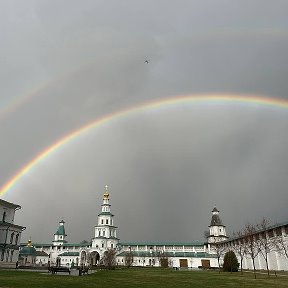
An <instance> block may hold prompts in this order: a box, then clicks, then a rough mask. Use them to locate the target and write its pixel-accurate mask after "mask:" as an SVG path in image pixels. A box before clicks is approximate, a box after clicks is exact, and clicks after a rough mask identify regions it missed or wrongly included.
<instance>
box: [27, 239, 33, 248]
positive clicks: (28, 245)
mask: <svg viewBox="0 0 288 288" xmlns="http://www.w3.org/2000/svg"><path fill="white" fill-rule="evenodd" d="M27 247H33V245H32V240H31V237H30V239H29V240H28V243H27Z"/></svg>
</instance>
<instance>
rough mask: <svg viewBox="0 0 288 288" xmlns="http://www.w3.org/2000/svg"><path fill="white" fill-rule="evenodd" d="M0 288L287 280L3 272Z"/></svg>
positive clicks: (279, 282)
mask: <svg viewBox="0 0 288 288" xmlns="http://www.w3.org/2000/svg"><path fill="white" fill-rule="evenodd" d="M0 287H1V288H4V287H5V288H8V287H9V288H10V287H11V288H12V287H15V288H17V287H19V288H20V287H21V288H25V287H27V288H28V287H29V288H33V287H35V288H36V287H37V288H39V287H41V288H45V287H47V288H48V287H49V288H53V287H61V288H66V287H67V288H68V287H69V288H73V287H77V288H78V287H87V288H88V287H89V288H90V287H97V288H102V287H103V288H106V287H107V288H108V287H109V288H111V287H133V288H135V287H140V288H141V287H151V288H153V287H165V288H169V287H179V288H181V287H197V288H201V287H203V288H204V287H205V288H207V287H236V288H238V287H247V288H248V287H253V288H255V287H259V288H260V287H261V288H262V287H275V288H276V287H277V288H281V287H288V277H287V276H282V277H281V276H278V277H275V276H274V275H273V276H271V277H270V278H269V279H268V278H267V276H266V275H263V274H259V275H257V279H256V280H255V279H254V278H253V274H252V273H245V275H243V276H241V274H240V273H233V274H230V273H224V272H221V273H218V272H211V271H172V270H164V269H155V268H154V269H151V268H150V269H149V268H147V269H145V268H142V269H141V268H139V269H136V268H133V269H131V268H130V269H121V270H120V269H119V270H111V271H105V270H102V271H97V272H96V273H94V274H90V275H85V276H81V277H80V276H68V275H67V276H66V275H50V274H48V273H38V272H30V271H28V272H26V271H21V270H18V271H17V270H11V271H8V270H7V271H6V270H0Z"/></svg>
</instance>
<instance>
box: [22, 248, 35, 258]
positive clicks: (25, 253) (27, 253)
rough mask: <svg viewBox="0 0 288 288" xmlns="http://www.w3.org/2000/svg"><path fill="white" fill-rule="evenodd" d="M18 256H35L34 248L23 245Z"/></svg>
mask: <svg viewBox="0 0 288 288" xmlns="http://www.w3.org/2000/svg"><path fill="white" fill-rule="evenodd" d="M19 255H20V256H36V249H35V248H34V247H27V246H26V247H23V248H22V249H21V250H20V253H19Z"/></svg>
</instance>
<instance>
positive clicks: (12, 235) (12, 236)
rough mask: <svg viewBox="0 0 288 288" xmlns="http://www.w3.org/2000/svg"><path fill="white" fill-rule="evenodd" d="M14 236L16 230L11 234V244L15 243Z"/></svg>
mask: <svg viewBox="0 0 288 288" xmlns="http://www.w3.org/2000/svg"><path fill="white" fill-rule="evenodd" d="M13 238H14V232H13V233H12V234H11V236H10V244H12V243H13Z"/></svg>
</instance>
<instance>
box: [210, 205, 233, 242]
mask: <svg viewBox="0 0 288 288" xmlns="http://www.w3.org/2000/svg"><path fill="white" fill-rule="evenodd" d="M227 238H228V237H227V234H226V229H225V226H224V225H223V223H222V221H221V218H220V216H219V211H218V209H217V208H216V207H214V209H213V210H212V218H211V222H210V226H209V237H208V243H217V242H221V241H224V240H226V239H227Z"/></svg>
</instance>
